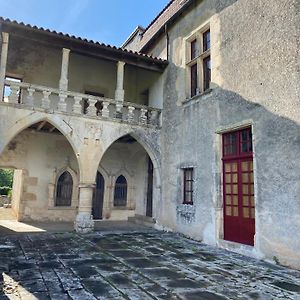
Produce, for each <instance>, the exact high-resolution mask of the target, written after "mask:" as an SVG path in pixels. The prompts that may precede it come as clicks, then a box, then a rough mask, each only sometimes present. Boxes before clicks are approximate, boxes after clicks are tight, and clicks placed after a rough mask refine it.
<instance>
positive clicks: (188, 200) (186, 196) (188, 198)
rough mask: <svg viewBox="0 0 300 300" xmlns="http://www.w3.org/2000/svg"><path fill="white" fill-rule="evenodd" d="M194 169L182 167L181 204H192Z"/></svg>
mask: <svg viewBox="0 0 300 300" xmlns="http://www.w3.org/2000/svg"><path fill="white" fill-rule="evenodd" d="M193 176H194V169H193V168H186V169H183V204H190V205H192V204H193V184H194V178H193Z"/></svg>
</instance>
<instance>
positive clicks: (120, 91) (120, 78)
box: [115, 61, 125, 102]
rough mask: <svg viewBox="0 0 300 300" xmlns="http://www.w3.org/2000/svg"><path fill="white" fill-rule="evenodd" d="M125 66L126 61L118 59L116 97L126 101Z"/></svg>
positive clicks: (118, 99)
mask: <svg viewBox="0 0 300 300" xmlns="http://www.w3.org/2000/svg"><path fill="white" fill-rule="evenodd" d="M124 66H125V63H124V62H123V61H118V69H117V86H116V91H115V99H116V100H117V101H122V102H123V101H124V87H123V85H124Z"/></svg>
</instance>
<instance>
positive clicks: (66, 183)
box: [55, 171, 73, 206]
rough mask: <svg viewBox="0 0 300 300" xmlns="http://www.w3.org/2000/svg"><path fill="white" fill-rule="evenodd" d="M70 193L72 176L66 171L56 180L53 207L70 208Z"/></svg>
mask: <svg viewBox="0 0 300 300" xmlns="http://www.w3.org/2000/svg"><path fill="white" fill-rule="evenodd" d="M72 191H73V179H72V176H71V174H70V173H69V172H68V171H65V172H64V173H62V174H61V175H60V176H59V178H58V180H57V185H56V199H55V206H71V202H72Z"/></svg>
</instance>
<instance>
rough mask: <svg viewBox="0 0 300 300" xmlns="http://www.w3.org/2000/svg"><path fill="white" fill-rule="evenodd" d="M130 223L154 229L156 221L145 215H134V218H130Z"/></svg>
mask: <svg viewBox="0 0 300 300" xmlns="http://www.w3.org/2000/svg"><path fill="white" fill-rule="evenodd" d="M128 222H132V223H135V224H138V225H144V226H148V227H152V228H154V225H155V223H156V220H155V219H154V218H152V217H148V216H143V215H134V217H128Z"/></svg>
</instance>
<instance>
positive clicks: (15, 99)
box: [0, 80, 161, 127]
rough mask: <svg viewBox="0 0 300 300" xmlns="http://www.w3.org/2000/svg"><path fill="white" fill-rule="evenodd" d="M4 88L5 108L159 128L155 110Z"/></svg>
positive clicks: (20, 85) (29, 87)
mask: <svg viewBox="0 0 300 300" xmlns="http://www.w3.org/2000/svg"><path fill="white" fill-rule="evenodd" d="M5 87H6V88H5V91H4V98H3V101H2V102H0V103H1V104H4V105H5V104H8V105H15V106H16V107H18V108H26V109H34V110H39V109H40V110H45V111H47V112H49V113H54V112H61V113H66V114H74V115H81V116H83V117H88V118H99V119H102V120H103V119H105V120H112V121H119V122H126V123H130V124H135V125H141V126H153V127H160V114H161V110H160V109H157V108H152V107H148V106H145V105H139V104H135V103H131V102H122V101H116V100H114V99H109V98H105V97H96V96H92V95H87V94H81V93H76V92H70V91H62V90H59V89H54V88H49V87H44V86H40V85H34V84H29V83H24V82H15V81H11V80H5Z"/></svg>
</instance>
